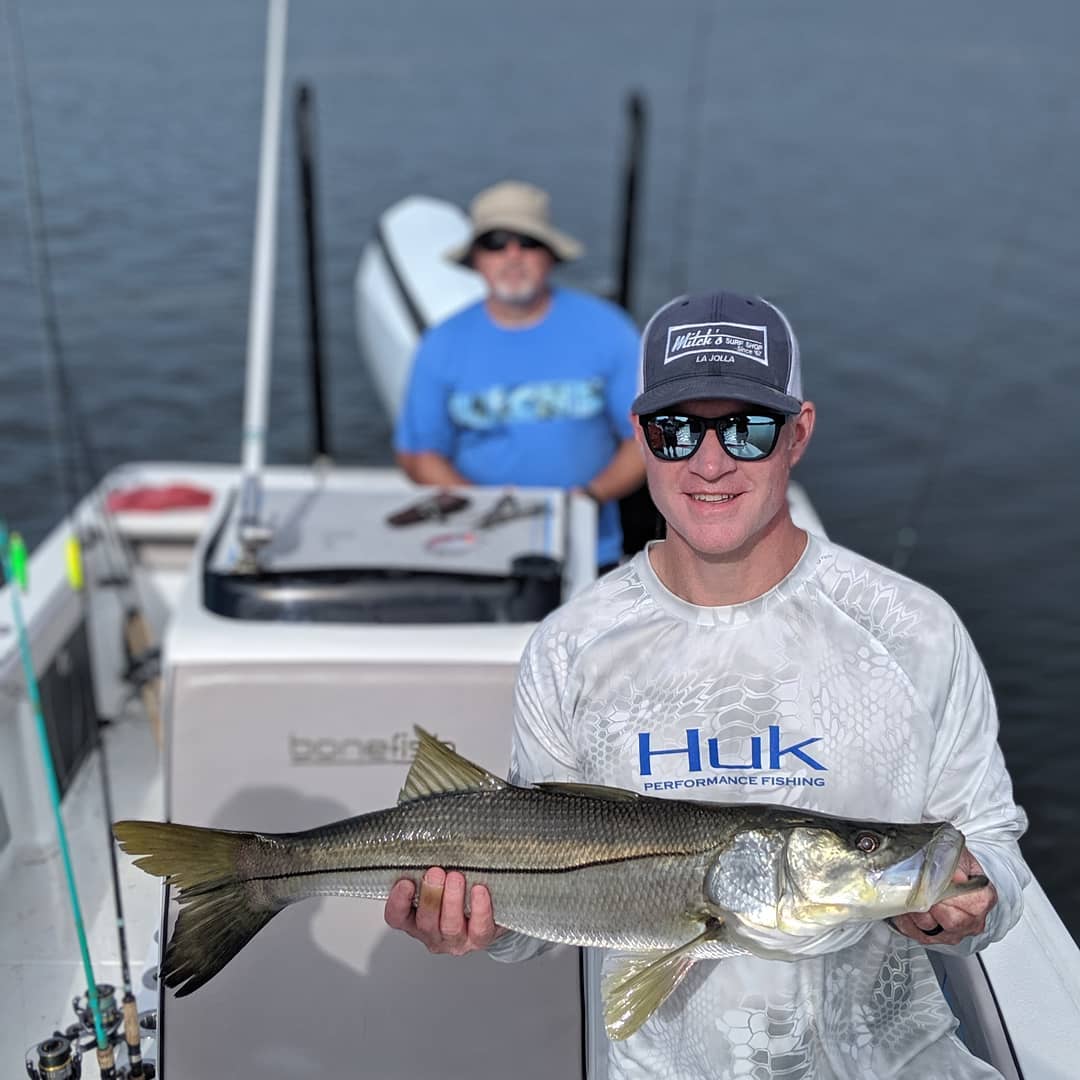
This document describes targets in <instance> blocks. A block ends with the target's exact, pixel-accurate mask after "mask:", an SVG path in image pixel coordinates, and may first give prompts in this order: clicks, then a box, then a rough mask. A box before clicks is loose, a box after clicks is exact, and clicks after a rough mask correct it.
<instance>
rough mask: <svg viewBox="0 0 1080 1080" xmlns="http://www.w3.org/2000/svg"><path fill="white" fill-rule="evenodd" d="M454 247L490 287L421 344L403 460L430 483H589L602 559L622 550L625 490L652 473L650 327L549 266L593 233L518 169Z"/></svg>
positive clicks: (405, 409) (606, 563)
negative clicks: (564, 228)
mask: <svg viewBox="0 0 1080 1080" xmlns="http://www.w3.org/2000/svg"><path fill="white" fill-rule="evenodd" d="M470 216H471V219H472V235H471V237H470V239H469V241H468V243H466V244H465V245H463V246H462V247H460V248H458V249H455V250H454V251H451V252H448V253H447V257H448V258H451V259H454V260H456V261H459V262H462V263H464V264H465V265H467V266H471V267H472V268H473V269H474V270H476V271H477V272H478V273H479V274H480V275H481V276H482V277H483V278H484V281H485V282H486V283H487V287H488V295H487V298H486V299H485V300H484V301H482V302H480V303H477V304H473V305H472V306H470V307H468V308H466V309H465V310H464V311H461V312H459V313H458V314H457V315H454V316H452V317H451V318H449V319H447V320H446V321H445V322H443V323H441V324H440V325H439V326H436V327H434V328H433V329H432V330H430V331H429V332H428V333H427V334H426V335H425V336H424V338H423V340H422V341H421V343H420V347H419V348H418V350H417V353H416V358H415V360H414V362H413V367H412V372H411V374H410V377H409V387H408V390H407V391H406V395H405V401H404V404H403V406H402V409H401V415H400V416H399V418H398V424H397V430H396V432H395V440H394V443H395V449H396V451H397V459H398V463H399V464H400V465H401V467H402V468H403V469H404V470H405V472H406V473H407V474H408V475H409V477H410V478H411V479H412V480H414V481H416V482H417V483H421V484H437V485H440V486H451V485H462V484H489V485H500V484H513V485H520V486H524V487H530V486H539V487H563V488H571V489H580V490H582V491H584V492H585V493H586V494H588V495H589V496H590V497H591V498H593V499H594V500H595V501H596V503H597V504H598V520H597V533H598V547H597V563H598V565H599V566H600V567H601V568H602V569H606V568H608V567H610V566H612V565H614V564H615V563H617V562H618V561H619V558H620V556H621V554H622V529H621V526H620V523H619V507H618V503H617V500H618V499H620V498H622V497H623V496H624V495H627V494H629V493H630V492H632V491H634V490H636V489H637V488H638V487H640V486H641V484H642V482H643V480H644V475H645V472H644V465H643V462H642V459H641V453H640V451H639V450H638V449H637V447H636V446H635V441H634V429H633V426H632V424H631V418H630V403H631V402H632V401H633V399H634V395H635V394H636V392H637V366H638V364H637V354H638V335H637V330H636V329H635V327H634V325H633V323H632V322H631V321H630V319H629V318H627V316H626V315H625V314H624V313H623V312H622V311H620V310H619V309H618V308H616V307H615V306H614V305H612V304H609V303H607V302H606V301H604V300H599V299H597V298H595V297H592V296H587V295H585V294H583V293H580V292H577V291H574V290H571V289H565V288H561V287H560V288H557V287H554V286H552V285H551V284H550V282H549V280H548V278H549V275H550V273H551V270H552V268H553V267H554V266H555V265H556V263H559V262H567V261H569V260H571V259H576V258H578V257H579V256H580V255H581V254H582V247H581V245H580V244H579V243H578V242H577V241H576V240H574V239H572V238H571V237H569V236H567V235H566V234H565V233H563V232H561V231H559V230H558V229H556V228H554V227H553V226H552V224H551V222H550V215H549V200H548V196H547V194H546V193H545V192H543V191H541V190H540V189H539V188H536V187H533V186H532V185H531V184H524V183H520V182H518V181H513V180H507V181H504V182H503V183H500V184H496V185H495V186H494V187H491V188H488V189H487V190H486V191H482V192H481V193H480V194H479V195H477V197H476V198H475V199H474V200H473V202H472V205H471V206H470Z"/></svg>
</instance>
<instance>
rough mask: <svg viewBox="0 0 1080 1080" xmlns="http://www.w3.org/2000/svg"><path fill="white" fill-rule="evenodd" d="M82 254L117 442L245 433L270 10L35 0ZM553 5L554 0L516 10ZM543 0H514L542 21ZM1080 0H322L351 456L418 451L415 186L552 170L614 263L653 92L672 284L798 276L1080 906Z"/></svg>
mask: <svg viewBox="0 0 1080 1080" xmlns="http://www.w3.org/2000/svg"><path fill="white" fill-rule="evenodd" d="M22 6H23V8H24V11H23V27H24V34H25V39H26V53H27V60H28V64H29V68H30V77H31V84H32V85H31V90H32V94H33V109H34V121H35V124H36V129H37V138H38V144H39V153H40V163H41V173H42V183H43V189H44V191H43V194H44V201H45V212H46V217H47V223H48V229H49V245H50V253H51V256H52V260H53V264H54V274H55V279H56V290H57V294H58V301H59V308H60V316H61V323H62V332H63V338H64V341H65V345H66V348H67V352H68V360H69V364H70V367H71V371H72V373H73V377H74V382H75V384H76V392H77V397H78V403H79V408H80V409H81V411H82V414H83V416H84V417H85V420H86V424H87V427H88V428H89V429H90V430H91V431H92V433H93V434H92V441H93V447H94V452H95V456H96V458H97V459H98V460H99V462H100V464H101V466H102V467H109V466H112V465H115V464H117V463H119V462H122V461H126V460H130V459H136V458H142V459H146V458H157V459H169V458H172V459H192V460H206V459H228V460H235V459H237V457H238V455H239V440H238V435H237V430H238V424H239V420H240V415H241V403H242V380H243V366H244V354H245V333H246V329H245V327H246V315H247V296H248V288H249V281H250V276H249V275H250V251H251V231H252V223H253V218H254V200H255V182H256V162H257V153H258V132H259V119H260V96H261V79H262V73H261V65H262V50H263V30H264V7H263V5H262V4H261V3H259V2H256V0H249V2H246V3H230V4H219V3H210V2H209V0H188V3H186V4H180V5H175V4H174V5H168V6H163V5H147V4H143V3H138V2H135V0H124V2H121V0H102V2H101V3H99V4H95V5H85V4H78V3H75V2H74V0H47V2H45V3H34V4H31V3H24V4H23V5H22ZM518 7H520V9H521V10H516V9H517V8H518ZM511 12H513V13H512V14H511ZM0 34H3V35H4V37H5V43H4V44H5V48H3V49H0V67H3V72H2V75H3V77H2V78H0V357H2V361H0V454H2V460H3V462H4V464H5V469H4V475H3V481H2V483H0V513H2V514H3V515H4V516H5V518H6V519H7V520H8V521H10V522H12V523H13V524H16V525H17V526H19V527H21V528H22V529H23V530H24V531H25V532H26V533H27V534H29V536H31V537H33V538H40V537H41V536H42V535H43V533H44V531H45V530H46V528H47V527H48V526H49V525H50V524H51V523H52V522H53V521H54V520H55V519H56V518H57V516H58V515H59V513H60V510H61V507H62V501H61V499H60V497H59V495H58V493H57V485H56V483H55V479H54V477H55V473H54V465H53V462H54V455H53V451H52V449H51V443H50V439H49V426H48V409H47V404H46V399H45V397H44V394H43V390H42V377H41V359H42V355H43V351H42V340H43V339H42V333H41V329H40V322H39V309H38V305H37V300H36V295H35V293H34V292H33V291H32V289H31V285H30V281H31V278H30V273H29V267H30V261H29V254H28V249H27V242H26V230H25V221H24V202H23V187H22V173H21V163H20V153H19V145H18V141H17V132H16V126H15V119H14V98H13V94H12V90H11V85H12V84H11V79H10V77H9V76H10V70H11V61H10V53H9V51H8V49H7V47H6V46H7V45H8V42H7V40H6V38H7V29H6V26H4V27H3V28H2V29H0ZM1078 36H1080V8H1078V7H1077V5H1076V4H1075V3H1074V2H1073V0H1055V2H1050V0H1047V2H1035V3H1032V4H1028V5H1023V6H1022V7H1018V6H1017V5H1015V4H1012V3H1006V2H1004V0H993V2H990V0H954V2H953V3H950V4H941V3H937V2H934V3H931V2H929V0H909V2H908V3H906V4H903V5H895V6H894V7H893V8H890V9H888V10H884V9H883V6H882V5H869V4H865V3H863V2H861V0H836V2H834V3H831V4H829V5H826V6H825V7H822V6H821V5H808V4H805V3H803V2H802V0H787V2H783V3H781V2H762V3H758V4H752V5H751V4H745V3H725V4H718V5H715V6H711V5H709V6H707V5H705V4H694V3H690V2H687V0H672V2H669V3H665V4H659V3H656V2H655V0H653V2H649V3H644V2H634V0H591V2H590V3H588V4H578V3H572V2H571V0H555V2H548V3H542V4H533V5H515V6H513V7H510V6H507V5H506V4H504V3H495V2H491V0H461V2H459V3H457V4H453V5H447V4H437V3H435V2H434V0H427V2H420V0H399V2H398V3H396V4H394V5H385V4H382V5H364V6H363V7H361V6H360V5H356V4H353V3H348V2H346V0H307V2H305V3H303V4H295V5H294V9H293V12H292V18H291V23H290V45H289V48H290V53H289V72H290V76H291V77H292V78H293V79H298V78H305V79H308V80H310V81H311V82H312V83H313V85H314V87H315V92H316V96H317V107H318V127H319V145H320V152H321V163H320V167H321V177H320V187H321V192H322V195H323V204H322V232H323V241H324V249H325V265H324V273H325V278H326V292H325V298H324V315H325V318H326V320H327V322H328V324H329V342H328V347H329V352H330V364H331V379H332V422H333V436H334V443H335V446H334V449H335V450H336V452H337V455H338V456H339V457H340V458H341V459H342V460H345V461H355V462H384V461H386V460H388V453H387V449H386V447H387V436H388V431H389V426H388V423H387V421H386V419H385V418H384V417H383V416H381V415H380V414H379V413H378V411H377V410H376V409H374V407H373V405H372V398H371V393H370V389H369V386H368V384H367V381H366V380H365V377H364V374H363V371H362V369H361V365H360V361H359V357H358V355H357V351H356V347H355V344H354V338H353V329H352V318H353V313H352V303H351V280H352V274H353V270H354V266H355V261H356V258H357V255H358V252H359V249H360V246H361V245H362V243H363V242H364V241H365V240H366V238H367V237H368V236H369V234H370V232H371V229H372V226H373V223H374V221H375V219H376V216H377V214H378V213H379V212H380V211H381V210H382V209H384V208H385V207H386V206H388V205H389V204H390V203H392V202H393V201H395V200H396V199H398V198H399V197H401V196H403V195H404V194H406V193H410V192H428V193H431V194H434V195H440V196H445V197H449V198H452V199H456V200H458V201H461V202H464V201H466V200H467V199H468V198H469V197H470V196H471V195H472V194H473V193H474V191H475V190H477V189H478V188H480V187H482V186H484V185H486V184H487V183H489V182H491V181H493V180H495V179H498V178H501V177H504V176H507V175H516V176H521V177H525V178H528V179H532V180H534V181H536V182H538V183H540V184H542V185H544V186H546V187H548V188H549V189H550V190H551V191H552V192H553V195H554V199H555V205H556V210H557V217H558V219H559V222H560V224H562V225H563V226H564V227H566V228H567V229H568V230H569V231H570V232H572V233H574V234H576V235H578V236H580V237H582V238H583V239H584V240H585V242H586V243H587V245H588V247H589V257H588V258H587V259H586V260H584V261H583V262H582V263H580V264H578V265H576V266H574V267H573V268H572V269H570V270H569V272H567V273H566V274H565V276H564V280H566V281H567V282H569V283H572V284H577V285H580V286H584V287H587V288H597V289H599V288H604V287H605V285H607V284H608V283H609V281H610V269H611V266H612V258H613V241H614V218H615V203H614V200H613V195H614V191H615V178H616V174H617V169H618V163H619V160H620V157H621V139H620V133H621V131H620V122H621V103H622V99H623V95H624V94H625V92H626V91H627V90H628V89H630V88H633V87H637V88H640V89H642V90H643V91H644V92H645V93H646V94H647V96H648V100H649V104H650V110H651V131H650V136H649V168H648V176H647V182H646V190H645V212H644V223H643V233H642V252H641V265H640V274H641V277H640V280H639V286H638V297H637V312H636V314H637V315H638V316H639V317H640V318H643V317H646V316H647V315H648V313H649V312H650V311H651V309H652V308H653V307H655V306H656V305H657V304H659V303H660V302H662V301H663V300H665V299H667V298H668V297H669V296H670V295H673V294H674V293H675V292H677V291H681V290H682V289H683V288H685V287H687V286H689V287H690V288H706V287H711V286H715V285H717V284H725V285H728V286H729V287H734V288H737V289H741V290H753V291H757V292H761V293H764V294H765V295H767V296H769V297H772V298H774V299H776V300H777V301H778V302H780V303H781V304H782V305H783V306H784V308H785V309H786V310H787V312H788V313H789V315H790V316H791V318H792V321H793V323H794V325H795V327H796V328H797V330H798V332H799V335H800V337H801V339H802V343H803V346H804V353H805V365H806V380H807V387H808V391H809V393H810V394H811V396H812V397H813V398H814V399H815V400H816V402H817V404H818V406H819V416H820V424H819V428H818V433H817V435H816V436H815V443H814V447H813V449H812V451H811V453H810V455H809V457H808V459H807V461H806V463H805V465H804V466H803V467H802V477H801V478H802V481H803V482H804V484H805V485H806V486H807V487H808V488H809V490H810V493H811V495H812V496H813V498H814V500H815V502H816V504H817V506H818V508H819V510H820V511H821V514H822V516H823V518H824V520H825V522H826V524H827V526H828V528H829V530H830V532H831V533H832V535H833V536H834V537H835V538H836V539H838V540H839V541H840V542H842V543H845V544H847V545H849V546H851V547H853V548H856V549H857V550H859V551H862V552H864V553H866V554H867V555H869V556H871V557H873V558H876V559H879V560H881V561H883V562H887V563H888V562H891V561H892V560H893V557H894V553H895V551H896V547H897V538H898V535H899V534H900V532H901V530H903V529H905V528H914V529H915V530H916V533H915V539H916V543H915V547H914V549H913V550H912V552H911V558H910V561H909V562H908V563H907V567H906V569H907V572H908V573H910V574H912V575H913V576H914V577H916V578H918V579H920V580H922V581H925V582H926V583H928V584H929V585H931V586H932V587H934V588H935V589H937V590H938V591H939V592H941V593H942V594H943V595H944V596H945V597H946V598H948V600H949V601H950V602H951V603H952V604H953V605H954V606H955V607H956V608H957V609H958V611H959V612H960V614H961V615H962V617H963V618H964V619H965V621H966V623H967V625H968V627H969V629H970V630H971V633H972V635H973V637H974V639H975V641H976V644H977V645H978V647H979V649H980V651H981V653H982V655H983V657H984V659H985V661H986V664H987V667H988V668H989V671H990V674H991V678H992V680H993V683H994V687H995V690H996V693H997V695H998V701H999V705H1000V710H1001V718H1002V743H1003V746H1004V748H1005V752H1006V756H1007V759H1008V762H1009V765H1010V768H1011V770H1012V773H1013V776H1014V779H1015V784H1016V788H1017V791H1018V795H1019V798H1020V800H1021V801H1022V802H1023V804H1024V805H1025V806H1026V808H1027V810H1028V812H1029V814H1030V817H1031V831H1030V833H1029V835H1028V837H1027V839H1026V840H1025V845H1024V846H1025V851H1026V853H1027V855H1028V858H1029V859H1030V861H1031V862H1032V864H1033V865H1034V867H1035V868H1036V871H1037V872H1038V873H1039V875H1040V877H1041V879H1042V881H1043V883H1044V885H1045V886H1046V888H1047V891H1048V892H1049V893H1050V895H1051V897H1052V898H1053V899H1054V900H1055V901H1056V903H1057V904H1058V906H1059V910H1061V912H1062V914H1063V916H1064V917H1065V919H1066V921H1067V922H1068V923H1069V924H1070V926H1071V928H1072V930H1073V932H1074V934H1075V933H1077V932H1078V931H1080V867H1078V865H1077V861H1076V858H1075V856H1074V855H1073V854H1072V853H1073V852H1074V851H1075V833H1076V830H1077V828H1078V827H1080V782H1078V779H1077V769H1078V766H1080V725H1078V724H1077V722H1076V701H1077V699H1078V697H1080V668H1078V665H1077V661H1076V658H1077V656H1078V655H1080V615H1078V614H1077V604H1078V601H1080V560H1078V558H1077V552H1078V551H1080V517H1078V513H1077V511H1078V488H1077V483H1076V481H1075V479H1074V470H1073V468H1072V465H1073V462H1074V460H1075V459H1076V457H1077V452H1078V450H1080V425H1078V423H1077V419H1076V418H1077V414H1078V410H1080V382H1078V379H1077V371H1078V368H1080V321H1078V320H1077V318H1076V313H1077V311H1078V310H1080V244H1078V243H1077V236H1078V230H1077V212H1076V209H1075V202H1076V193H1077V191H1080V150H1078V149H1077V142H1076V132H1077V130H1080V104H1078V102H1080V93H1078V90H1080V77H1078V74H1077V72H1078V70H1080V69H1078V67H1077V65H1076V48H1075V42H1076V41H1077V39H1078ZM293 179H294V178H293V169H292V162H291V160H288V161H286V163H285V169H284V172H283V182H284V185H283V191H282V214H281V245H280V255H279V284H278V290H277V312H276V331H275V349H276V364H277V368H276V371H275V374H274V387H273V402H272V412H273V425H274V432H273V438H272V446H271V456H272V458H273V459H274V460H278V461H298V460H302V459H303V458H304V456H305V454H306V453H307V448H308V444H309V439H310V434H309V423H308V412H307V408H308V399H307V390H306V384H305V381H304V377H303V366H304V352H303V334H302V330H303V309H302V306H301V295H302V294H301V282H300V278H299V269H300V257H299V251H298V246H297V228H296V226H297V222H298V213H297V210H296V202H295V188H294V184H293Z"/></svg>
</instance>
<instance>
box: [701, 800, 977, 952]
mask: <svg viewBox="0 0 1080 1080" xmlns="http://www.w3.org/2000/svg"><path fill="white" fill-rule="evenodd" d="M963 848H964V837H963V834H962V833H961V832H959V831H958V830H957V829H955V828H953V827H952V826H951V825H949V824H947V823H944V822H934V823H930V824H910V825H908V824H882V823H878V822H865V821H849V820H846V819H843V818H830V817H826V816H824V815H821V816H818V815H811V814H805V815H798V814H792V815H790V817H789V818H788V819H786V820H785V819H784V818H783V816H781V817H780V819H779V820H778V821H776V822H768V823H766V822H758V823H756V824H755V825H754V827H752V828H748V829H745V830H742V831H740V832H739V833H738V834H737V835H736V836H735V837H734V838H733V840H732V841H731V843H729V844H728V845H726V846H725V848H724V850H723V851H722V852H720V853H718V855H717V857H716V859H715V861H714V862H713V864H712V866H711V868H710V870H709V872H708V875H707V878H706V884H705V892H706V898H707V900H708V901H709V902H710V903H711V904H713V905H715V906H716V908H717V909H719V910H721V911H722V912H723V913H724V914H725V915H728V916H734V917H735V918H736V919H737V920H738V921H739V922H740V923H742V924H743V926H744V927H747V928H755V929H757V930H761V931H778V932H780V933H783V934H793V935H797V936H802V937H805V936H810V935H814V934H817V933H820V932H821V931H823V930H826V929H828V928H829V927H832V926H838V925H840V924H842V923H848V922H867V921H873V920H876V919H884V918H888V917H890V916H893V915H900V914H903V913H904V912H908V911H926V910H928V909H929V908H930V907H931V906H933V905H934V904H935V903H937V902H938V901H939V900H940V899H942V898H943V897H944V896H945V895H946V894H947V893H949V892H950V886H951V882H952V876H953V872H954V871H955V870H956V867H957V865H958V863H959V861H960V854H961V852H962V851H963Z"/></svg>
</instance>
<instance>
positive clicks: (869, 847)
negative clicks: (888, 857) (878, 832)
mask: <svg viewBox="0 0 1080 1080" xmlns="http://www.w3.org/2000/svg"><path fill="white" fill-rule="evenodd" d="M855 846H856V847H857V848H858V849H859V850H860V851H862V852H865V853H866V854H867V855H870V854H872V853H873V852H875V851H877V849H878V848H879V847H881V839H880V837H878V836H875V835H874V834H873V833H871V832H861V833H859V835H858V836H856V837H855Z"/></svg>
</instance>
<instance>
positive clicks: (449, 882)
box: [439, 870, 467, 945]
mask: <svg viewBox="0 0 1080 1080" xmlns="http://www.w3.org/2000/svg"><path fill="white" fill-rule="evenodd" d="M466 930H467V927H466V924H465V876H464V875H463V874H459V873H458V872H457V871H456V870H451V871H450V873H449V874H447V875H446V884H445V886H444V887H443V896H442V912H441V915H440V917H439V931H440V933H441V934H442V936H443V937H444V938H446V939H447V943H448V944H451V945H464V944H465V941H466V936H467V935H466Z"/></svg>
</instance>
